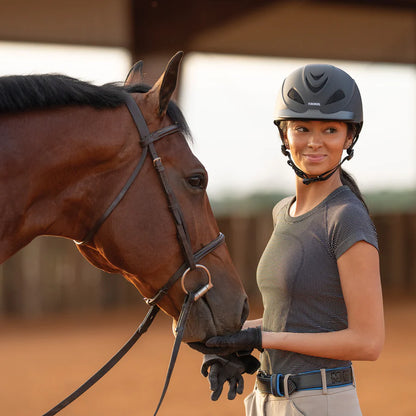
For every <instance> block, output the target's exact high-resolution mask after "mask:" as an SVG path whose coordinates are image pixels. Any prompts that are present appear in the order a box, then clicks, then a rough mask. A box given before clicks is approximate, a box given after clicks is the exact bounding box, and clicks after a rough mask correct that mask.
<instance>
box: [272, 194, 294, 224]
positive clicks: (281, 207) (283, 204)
mask: <svg viewBox="0 0 416 416" xmlns="http://www.w3.org/2000/svg"><path fill="white" fill-rule="evenodd" d="M293 198H294V197H293V196H288V197H286V198H283V199H281V200H280V201H279V202H278V203H277V204H276V205H275V206H274V207H273V211H272V216H273V224H276V220H277V217H278V216H279V215H282V214H284V212H285V210H287V209H288V208H289V205H290V204H291V202H292V201H293Z"/></svg>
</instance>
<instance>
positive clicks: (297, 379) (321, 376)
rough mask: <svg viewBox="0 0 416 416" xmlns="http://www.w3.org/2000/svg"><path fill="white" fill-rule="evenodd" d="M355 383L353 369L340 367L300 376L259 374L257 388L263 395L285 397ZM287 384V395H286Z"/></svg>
mask: <svg viewBox="0 0 416 416" xmlns="http://www.w3.org/2000/svg"><path fill="white" fill-rule="evenodd" d="M353 382H354V376H353V373H352V368H351V366H350V367H340V368H332V369H323V370H316V371H308V372H306V373H299V374H286V375H285V374H272V375H269V374H266V373H264V372H263V371H260V372H259V373H258V374H257V388H258V389H259V391H260V392H261V393H265V394H273V395H274V396H277V397H285V396H287V395H290V394H292V393H294V392H295V391H299V390H318V389H325V388H331V387H332V388H333V387H342V386H348V385H350V384H352V383H353ZM285 384H286V390H287V391H286V394H285Z"/></svg>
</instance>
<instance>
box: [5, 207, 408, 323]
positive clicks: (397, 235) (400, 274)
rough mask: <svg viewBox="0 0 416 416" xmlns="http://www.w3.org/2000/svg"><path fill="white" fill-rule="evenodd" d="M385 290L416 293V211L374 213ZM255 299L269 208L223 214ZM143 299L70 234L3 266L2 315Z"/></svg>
mask: <svg viewBox="0 0 416 416" xmlns="http://www.w3.org/2000/svg"><path fill="white" fill-rule="evenodd" d="M373 220H374V223H375V225H376V228H377V231H378V235H379V245H380V266H381V276H382V284H383V290H384V292H385V293H406V294H409V293H413V294H416V213H411V214H409V213H406V214H389V215H386V214H383V215H375V216H373ZM218 224H219V227H220V229H221V231H222V232H223V233H224V234H225V236H226V240H227V245H228V248H229V250H230V253H231V257H232V258H233V261H234V263H235V265H236V268H237V270H238V271H239V273H240V275H241V278H242V280H243V283H244V286H245V288H246V291H247V292H248V294H249V297H250V299H251V302H252V303H255V302H258V301H259V300H260V294H259V292H258V289H257V286H256V279H255V275H256V268H257V262H258V260H259V258H260V256H261V253H262V251H263V249H264V247H265V245H266V244H267V241H268V239H269V236H270V234H271V232H272V220H271V215H270V213H269V212H267V213H263V214H256V215H251V216H223V217H220V218H218ZM138 302H140V294H139V293H138V292H137V290H136V289H135V288H134V287H133V286H132V285H131V284H130V283H128V282H127V281H125V280H124V279H123V278H122V277H121V276H119V275H110V274H107V273H105V272H103V271H101V270H98V269H96V268H94V267H93V266H91V265H90V264H89V263H88V262H87V261H86V260H85V259H84V258H83V257H82V256H81V255H80V254H79V253H78V251H77V250H76V248H75V247H74V244H73V243H72V242H71V241H69V240H65V239H60V238H52V237H40V238H37V239H36V240H34V241H33V242H32V243H30V244H29V245H28V246H27V247H25V248H24V249H23V250H21V251H20V252H19V253H17V254H15V255H14V256H13V257H12V258H10V259H9V260H7V261H6V262H5V263H4V264H3V265H1V266H0V316H10V315H19V316H28V317H29V316H30V317H32V316H39V315H45V314H49V313H56V312H66V311H83V310H100V309H105V308H109V307H115V306H121V305H126V304H130V305H131V304H135V303H138Z"/></svg>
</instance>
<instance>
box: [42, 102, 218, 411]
mask: <svg viewBox="0 0 416 416" xmlns="http://www.w3.org/2000/svg"><path fill="white" fill-rule="evenodd" d="M126 105H127V108H128V110H129V112H130V114H131V116H132V118H133V121H134V123H135V124H136V127H137V130H138V132H139V135H140V145H141V147H142V154H141V156H140V159H139V162H138V164H137V165H136V168H135V169H134V171H133V172H132V174H131V175H130V177H129V179H128V180H127V182H126V183H125V185H124V186H123V188H122V189H121V191H120V192H119V194H118V195H117V196H116V198H115V199H114V201H113V202H112V203H111V204H110V205H109V207H108V208H107V209H106V210H105V212H104V214H103V215H102V216H101V217H100V218H99V219H98V221H97V222H96V223H95V224H94V226H93V227H92V228H91V230H90V231H89V232H88V233H87V235H86V237H85V238H84V239H83V240H82V241H75V243H76V244H78V245H84V244H87V243H89V242H91V241H92V239H93V238H94V236H95V234H96V233H97V231H98V230H99V228H100V227H101V225H102V224H103V223H104V222H105V220H106V219H107V218H108V217H109V216H110V214H111V213H112V212H113V211H114V209H115V208H116V207H117V205H118V204H119V202H120V201H121V200H122V199H123V197H124V196H125V194H126V193H127V191H128V190H129V188H130V187H131V185H132V184H133V182H134V181H135V179H136V178H137V176H138V175H139V173H140V171H141V169H142V167H143V165H144V163H145V160H146V157H147V154H149V155H150V157H151V158H152V161H153V166H154V168H155V170H156V172H157V173H158V176H159V178H160V181H161V184H162V187H163V190H164V193H165V195H166V198H167V202H168V206H169V210H170V211H171V213H172V217H173V219H174V222H175V226H176V230H177V239H178V242H179V245H180V247H181V251H182V254H183V257H184V259H185V262H184V263H183V264H182V265H181V266H180V267H179V269H178V270H177V271H176V272H175V273H174V274H173V275H172V276H171V277H170V278H169V280H168V281H167V283H166V284H165V285H164V286H163V287H162V288H161V289H160V290H159V291H158V292H157V293H156V294H155V295H154V296H153V297H152V298H146V299H145V301H146V303H147V304H148V305H149V306H150V309H149V311H148V313H147V315H146V317H145V318H144V320H143V321H142V323H141V324H140V325H139V327H138V328H137V330H136V332H135V333H134V334H133V335H132V337H131V338H130V339H129V341H127V343H126V344H125V345H124V346H123V347H122V348H121V349H120V350H119V351H118V352H117V353H116V354H115V355H114V356H113V357H112V358H111V359H110V360H109V361H108V362H107V363H106V364H105V365H104V366H103V367H102V368H101V369H100V370H98V371H97V372H96V373H95V374H94V375H93V376H92V377H90V378H89V379H88V380H87V381H86V382H85V383H84V384H83V385H82V386H80V387H79V388H78V389H77V390H75V391H74V392H73V393H72V394H70V395H69V396H68V397H67V398H66V399H64V400H62V401H61V402H60V403H59V404H57V405H56V406H55V407H54V408H52V409H51V410H49V411H48V412H47V413H45V414H44V415H43V416H52V415H55V414H56V413H58V412H59V411H61V410H62V409H64V408H65V407H66V406H68V405H69V404H70V403H72V402H73V401H74V400H75V399H77V398H78V397H79V396H81V395H82V394H83V393H85V392H86V391H87V390H88V389H89V388H90V387H92V386H93V385H94V384H95V383H96V382H97V381H98V380H100V379H101V378H102V377H103V376H104V375H105V374H106V373H107V372H108V371H109V370H110V369H111V368H112V367H114V365H115V364H117V363H118V361H120V359H121V358H122V357H123V356H124V355H125V354H126V353H127V352H128V351H129V350H130V348H131V347H132V346H133V345H134V344H135V343H136V341H137V340H138V339H139V338H140V336H141V335H142V334H144V333H145V332H146V331H147V329H148V328H149V327H150V325H151V324H152V322H153V320H154V318H155V316H156V315H157V313H158V312H159V311H160V308H159V306H158V302H159V301H160V300H161V299H162V298H163V297H164V296H165V295H166V294H167V293H168V291H169V290H170V288H171V287H172V286H173V285H174V284H175V283H176V282H177V281H178V280H179V279H181V286H182V289H183V291H184V292H185V299H184V302H183V304H182V308H181V312H180V315H179V319H178V323H177V326H176V330H175V331H176V339H175V343H174V346H173V349H172V355H171V359H170V363H169V368H168V371H167V375H166V380H165V385H164V387H163V391H162V394H161V397H160V400H159V403H158V405H157V408H156V411H155V413H154V416H155V415H156V414H157V412H158V411H159V408H160V406H161V404H162V401H163V399H164V396H165V394H166V391H167V388H168V385H169V381H170V378H171V375H172V372H173V368H174V366H175V362H176V358H177V355H178V352H179V348H180V344H181V342H182V339H183V333H184V330H185V326H186V321H187V318H188V316H189V312H190V310H191V307H192V304H193V303H194V302H196V301H197V300H198V299H199V298H201V297H202V296H204V295H205V294H206V293H207V292H208V291H209V290H210V289H211V288H212V287H213V285H212V282H211V274H210V272H209V270H208V269H207V268H206V267H205V266H203V265H202V264H199V263H198V262H199V261H200V260H201V259H202V258H203V257H205V256H206V255H208V254H209V253H211V252H212V251H213V250H215V249H216V248H217V247H218V246H219V245H221V244H222V243H224V235H223V234H222V233H219V235H218V236H217V237H216V238H215V239H214V240H212V241H211V242H210V243H208V244H207V245H205V246H204V247H202V248H201V249H200V250H198V251H196V252H195V253H194V252H193V250H192V245H191V241H190V238H189V234H188V231H187V228H186V223H185V221H184V217H183V214H182V210H181V207H180V205H179V203H178V201H177V199H176V197H175V193H174V192H173V189H172V188H171V186H170V184H169V181H168V178H167V175H166V172H165V168H164V166H163V163H162V159H161V158H160V157H159V155H158V153H157V152H156V149H155V146H154V142H156V141H157V140H160V139H162V138H163V137H166V136H168V135H170V134H173V133H177V132H179V131H180V128H179V126H177V125H170V126H167V127H163V128H161V129H159V130H156V131H154V132H152V133H151V132H150V131H149V129H148V127H147V123H146V120H145V119H144V117H143V114H142V112H141V111H140V108H139V107H138V105H137V103H136V101H135V100H134V99H133V97H132V96H131V95H130V94H128V95H126ZM196 269H200V270H202V271H203V272H204V273H205V274H206V276H207V283H206V284H205V285H203V286H202V287H201V288H199V289H197V290H196V291H188V289H187V288H186V284H185V279H186V278H187V277H188V275H189V273H190V272H191V271H193V270H196Z"/></svg>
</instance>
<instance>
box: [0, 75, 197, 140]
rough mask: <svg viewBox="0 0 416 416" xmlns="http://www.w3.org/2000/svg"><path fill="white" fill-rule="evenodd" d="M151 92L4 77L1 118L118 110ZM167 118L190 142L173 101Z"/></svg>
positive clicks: (53, 78) (63, 79) (61, 79)
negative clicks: (74, 109)
mask: <svg viewBox="0 0 416 416" xmlns="http://www.w3.org/2000/svg"><path fill="white" fill-rule="evenodd" d="M148 90H149V86H146V85H141V84H140V85H133V86H130V87H124V86H122V85H120V84H115V83H113V84H105V85H102V86H98V85H93V84H90V83H88V82H85V81H81V80H79V79H75V78H71V77H68V76H66V75H60V74H45V75H12V76H5V77H0V114H1V113H16V112H21V111H29V110H42V109H48V108H56V107H65V106H90V107H94V108H97V109H104V108H116V107H120V106H121V105H123V104H124V103H125V102H126V99H125V97H126V95H127V94H128V93H130V92H139V93H143V92H147V91H148ZM167 114H168V116H169V117H170V119H171V120H172V121H173V122H174V123H176V124H178V125H179V126H180V127H181V129H182V130H183V132H184V133H185V135H186V136H187V137H188V138H189V137H190V136H191V135H190V131H189V127H188V125H187V123H186V121H185V118H184V117H183V115H182V112H181V111H180V110H179V108H178V106H177V105H176V104H175V103H174V102H172V101H171V102H170V103H169V106H168V111H167Z"/></svg>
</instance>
